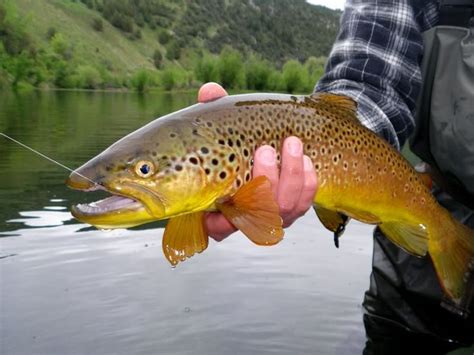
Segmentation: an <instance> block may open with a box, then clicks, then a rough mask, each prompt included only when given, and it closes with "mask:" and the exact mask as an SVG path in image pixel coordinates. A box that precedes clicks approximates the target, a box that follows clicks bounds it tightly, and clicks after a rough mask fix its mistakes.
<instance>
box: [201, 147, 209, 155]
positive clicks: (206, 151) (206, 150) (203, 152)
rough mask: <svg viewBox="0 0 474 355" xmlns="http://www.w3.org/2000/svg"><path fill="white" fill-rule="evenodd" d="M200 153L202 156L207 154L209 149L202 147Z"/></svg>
mask: <svg viewBox="0 0 474 355" xmlns="http://www.w3.org/2000/svg"><path fill="white" fill-rule="evenodd" d="M201 153H202V154H207V153H209V149H208V148H207V147H202V148H201Z"/></svg>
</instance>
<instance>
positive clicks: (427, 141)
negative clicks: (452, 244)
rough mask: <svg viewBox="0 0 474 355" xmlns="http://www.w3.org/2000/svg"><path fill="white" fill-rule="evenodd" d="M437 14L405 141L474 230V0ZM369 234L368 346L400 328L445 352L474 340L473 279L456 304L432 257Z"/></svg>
mask: <svg viewBox="0 0 474 355" xmlns="http://www.w3.org/2000/svg"><path fill="white" fill-rule="evenodd" d="M453 3H454V4H453ZM439 11H440V22H439V24H438V25H437V26H436V27H433V28H431V29H430V30H428V31H426V32H425V33H423V39H424V48H425V50H424V55H423V62H422V76H423V86H422V89H421V93H420V97H419V101H418V106H417V107H418V110H417V114H416V130H415V133H414V135H413V137H412V139H411V140H410V145H411V149H412V151H413V152H414V153H415V154H417V155H418V156H419V157H420V158H422V159H423V160H424V161H425V162H426V163H428V164H429V165H430V166H431V168H432V169H431V170H432V172H433V179H434V181H435V182H436V185H437V186H439V187H440V188H437V189H436V190H435V191H434V195H435V197H436V198H437V199H438V201H439V203H440V204H441V205H443V206H444V207H445V208H446V209H448V210H449V211H450V212H451V213H452V214H453V216H454V217H455V218H457V219H458V220H460V221H461V222H463V223H465V224H466V225H469V226H470V227H471V228H474V212H473V210H474V19H472V20H471V18H472V17H474V0H448V1H441V4H440V10H439ZM471 25H472V27H471ZM374 237H375V239H374V256H373V269H372V275H371V279H370V288H369V290H368V291H367V292H366V295H365V298H364V303H363V305H364V308H365V311H366V312H365V315H364V324H365V327H366V332H367V337H368V339H369V342H368V344H369V343H370V341H371V340H373V341H374V343H375V342H376V341H379V343H385V344H388V343H390V337H393V336H394V335H393V334H396V333H397V332H398V331H399V332H400V333H399V334H404V335H403V337H405V338H407V335H406V334H412V335H413V334H418V335H420V336H421V335H422V336H424V337H428V338H429V340H428V339H427V342H434V340H433V339H436V341H439V342H440V343H444V344H448V345H447V348H446V349H449V347H452V348H455V347H456V344H458V345H457V347H459V346H460V345H459V344H463V345H470V344H472V343H474V302H473V300H472V298H473V296H474V280H473V279H474V277H471V280H468V281H467V285H469V286H468V290H467V292H466V295H467V296H466V297H465V299H464V300H463V301H462V305H461V306H460V307H456V306H454V305H453V304H452V303H451V302H450V301H449V300H448V299H447V297H445V296H444V293H443V292H442V290H441V287H440V285H439V282H438V280H437V277H436V273H435V271H434V268H433V265H432V263H431V261H430V259H429V257H425V258H417V257H414V256H412V255H409V254H407V253H405V252H404V251H402V250H400V249H399V248H397V247H396V246H395V245H393V244H392V243H391V242H390V241H389V240H387V239H386V238H385V237H384V236H383V234H382V233H381V232H380V230H378V229H377V230H376V231H375V233H374ZM401 337H402V336H401ZM402 341H403V340H402ZM422 341H423V340H420V342H422ZM395 345H396V343H395ZM396 346H398V345H396ZM400 346H402V345H400ZM436 346H437V345H436ZM439 346H440V348H439V349H438V350H439V351H440V353H443V351H441V349H442V345H439ZM400 349H402V348H400Z"/></svg>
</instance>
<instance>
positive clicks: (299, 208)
mask: <svg viewBox="0 0 474 355" xmlns="http://www.w3.org/2000/svg"><path fill="white" fill-rule="evenodd" d="M303 171H304V182H303V188H302V189H301V194H300V198H299V200H298V201H297V203H296V206H295V208H294V210H293V212H292V213H291V214H290V215H289V216H288V217H287V221H288V222H289V223H290V224H291V223H293V222H294V221H295V220H296V219H297V218H299V217H301V216H303V215H304V214H305V213H306V212H307V211H308V209H309V208H311V206H312V205H313V200H314V195H315V194H316V190H317V186H318V179H317V176H316V170H315V169H314V167H313V162H312V161H311V159H310V158H309V157H308V156H307V155H305V156H303Z"/></svg>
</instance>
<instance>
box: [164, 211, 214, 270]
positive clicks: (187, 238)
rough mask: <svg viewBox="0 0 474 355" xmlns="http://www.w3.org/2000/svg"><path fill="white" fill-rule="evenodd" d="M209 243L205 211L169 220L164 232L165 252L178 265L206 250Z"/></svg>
mask: <svg viewBox="0 0 474 355" xmlns="http://www.w3.org/2000/svg"><path fill="white" fill-rule="evenodd" d="M208 243H209V238H208V234H207V230H206V227H205V224H204V213H203V212H197V213H191V214H186V215H182V216H178V217H173V218H171V219H170V220H169V221H168V224H167V225H166V229H165V233H164V234H163V253H164V254H165V256H166V259H168V261H169V262H170V263H171V264H172V265H176V264H178V263H179V262H180V261H184V260H186V258H190V257H191V256H193V255H194V254H195V253H200V252H202V251H203V250H205V249H206V248H207V245H208Z"/></svg>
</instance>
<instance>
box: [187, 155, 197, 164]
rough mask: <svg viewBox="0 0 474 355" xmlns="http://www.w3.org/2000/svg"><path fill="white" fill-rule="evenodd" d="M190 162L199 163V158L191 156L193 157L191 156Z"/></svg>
mask: <svg viewBox="0 0 474 355" xmlns="http://www.w3.org/2000/svg"><path fill="white" fill-rule="evenodd" d="M189 162H190V163H191V164H194V165H197V163H198V160H197V159H196V158H195V157H191V158H189Z"/></svg>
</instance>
